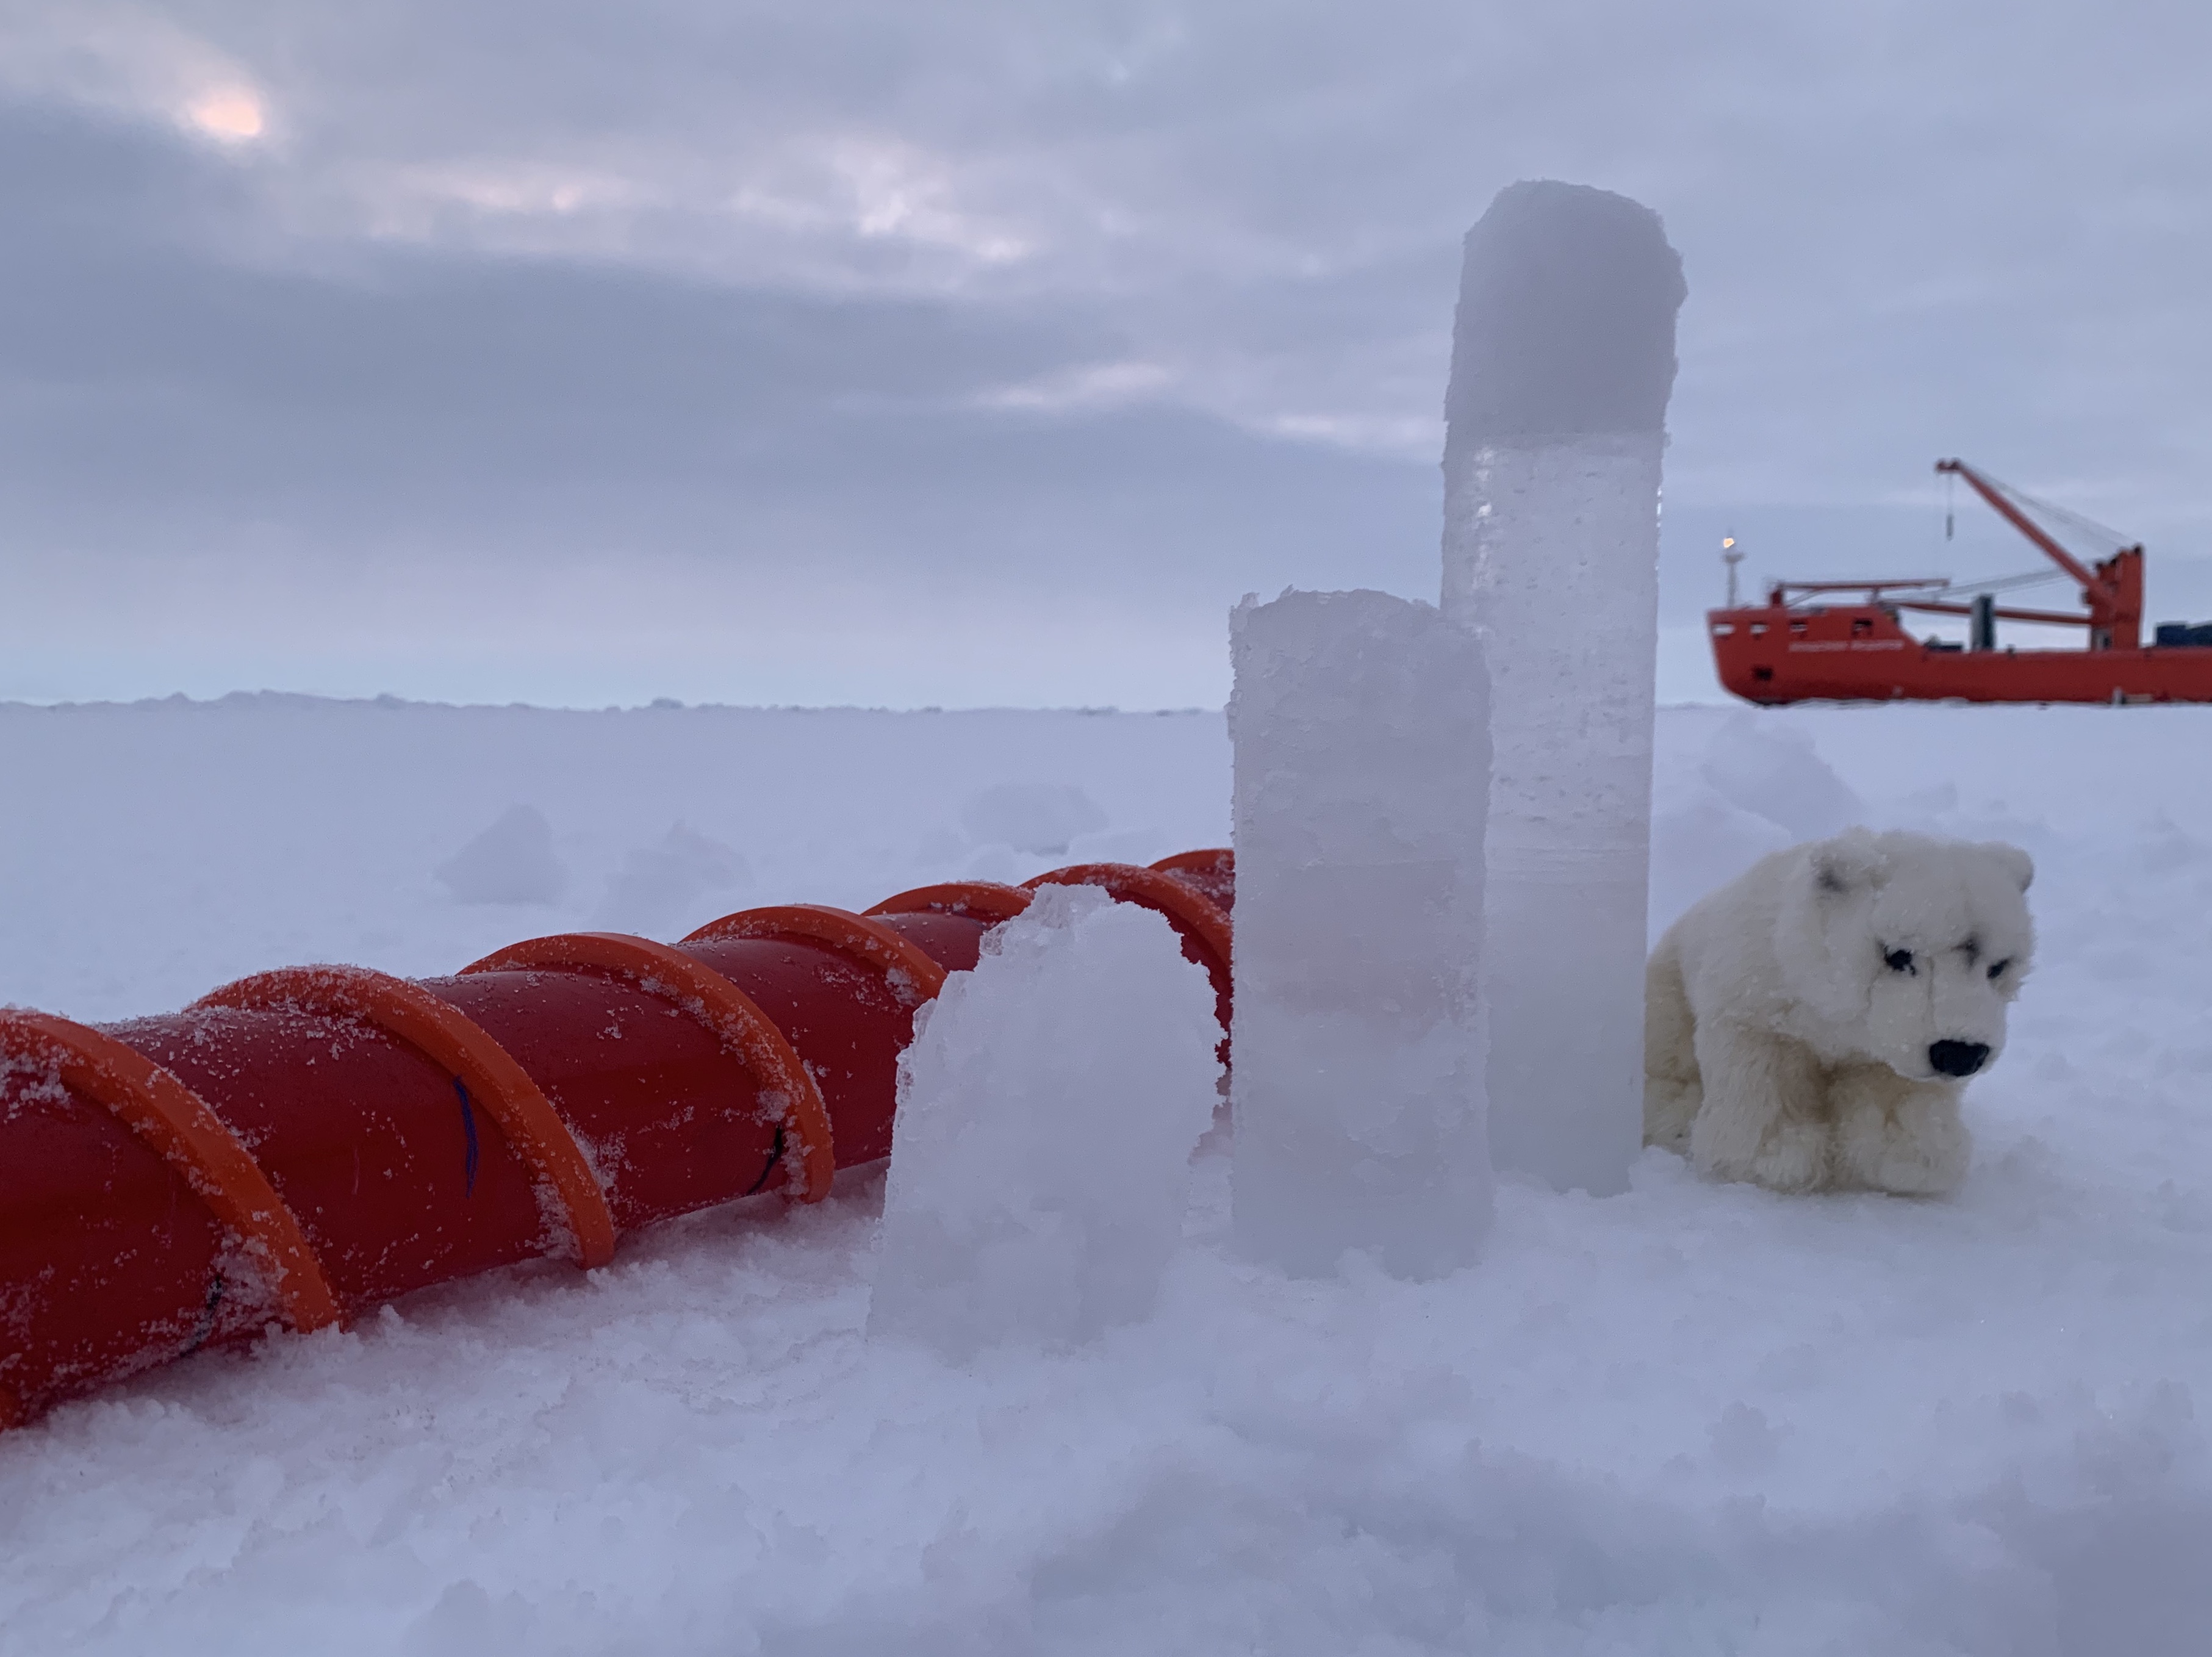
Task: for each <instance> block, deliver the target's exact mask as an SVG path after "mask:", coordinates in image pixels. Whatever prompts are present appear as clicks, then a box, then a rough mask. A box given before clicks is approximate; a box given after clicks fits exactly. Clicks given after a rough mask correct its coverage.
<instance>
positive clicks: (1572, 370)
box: [1443, 182, 1686, 1194]
mask: <svg viewBox="0 0 2212 1657" xmlns="http://www.w3.org/2000/svg"><path fill="white" fill-rule="evenodd" d="M1685 291H1686V290H1685V288H1684V287H1683V282H1682V270H1681V260H1680V258H1679V256H1677V255H1676V253H1675V252H1674V249H1673V248H1671V247H1670V246H1668V244H1667V239H1666V234H1665V232H1664V231H1663V230H1662V228H1661V226H1660V222H1659V218H1658V215H1656V214H1655V213H1653V212H1652V211H1651V210H1650V209H1648V208H1645V207H1642V206H1639V205H1638V203H1634V202H1632V201H1630V200H1628V199H1627V198H1626V197H1621V196H1615V195H1611V194H1608V193H1607V192H1606V191H1600V190H1591V189H1587V188H1584V187H1583V186H1581V185H1564V184H1555V183H1550V182H1543V183H1522V184H1516V185H1512V186H1510V188H1508V189H1506V190H1504V191H1501V192H1500V193H1499V195H1498V198H1497V200H1495V201H1494V202H1492V203H1491V206H1490V210H1489V211H1488V212H1487V213H1486V214H1485V215H1483V217H1482V220H1481V222H1480V223H1478V224H1477V225H1476V226H1475V227H1474V229H1473V230H1471V231H1469V232H1468V238H1467V255H1466V264H1465V266H1464V270H1463V275H1462V281H1461V287H1460V300H1459V313H1458V318H1457V322H1456V325H1455V329H1454V333H1453V341H1452V376H1451V385H1450V390H1449V392H1448V394H1447V398H1446V406H1445V412H1446V416H1447V420H1448V427H1447V436H1446V440H1445V444H1444V535H1443V609H1444V611H1445V613H1446V614H1447V615H1448V616H1451V617H1453V618H1454V619H1455V620H1456V621H1460V622H1465V623H1467V624H1468V625H1469V626H1471V627H1473V628H1474V629H1475V630H1476V631H1477V632H1478V633H1479V634H1480V636H1481V638H1482V640H1483V641H1484V644H1485V646H1486V654H1487V657H1488V663H1489V669H1490V677H1491V683H1492V701H1491V709H1492V720H1491V736H1492V742H1493V744H1494V747H1495V763H1494V768H1493V771H1492V784H1491V792H1490V825H1489V841H1488V865H1489V891H1488V902H1489V908H1488V941H1487V945H1486V949H1487V954H1486V960H1487V961H1488V962H1489V963H1490V969H1489V971H1488V974H1487V975H1486V980H1485V986H1484V998H1485V1002H1486V1008H1487V1012H1488V1017H1489V1023H1490V1029H1491V1042H1490V1056H1489V1066H1488V1074H1489V1096H1490V1113H1491V1114H1490V1122H1491V1146H1492V1152H1493V1154H1494V1155H1495V1156H1496V1158H1497V1161H1498V1166H1500V1167H1501V1168H1516V1169H1520V1170H1522V1171H1525V1172H1528V1173H1531V1174H1536V1175H1538V1176H1539V1177H1541V1178H1542V1179H1544V1180H1546V1181H1549V1182H1550V1183H1551V1184H1552V1185H1553V1186H1555V1187H1559V1188H1560V1189H1562V1190H1565V1189H1572V1188H1575V1187H1581V1188H1583V1189H1586V1190H1588V1191H1589V1192H1591V1193H1594V1194H1607V1193H1614V1192H1619V1191H1622V1190H1625V1189H1626V1187H1627V1183H1628V1168H1629V1164H1630V1162H1632V1160H1633V1159H1634V1157H1635V1156H1636V1154H1637V1151H1638V1146H1639V1145H1640V1144H1641V1142H1642V1137H1643V1135H1642V1120H1643V1111H1642V1056H1641V1048H1642V1030H1643V1022H1644V1013H1643V1009H1644V920H1645V909H1646V899H1647V892H1646V883H1647V880H1648V877H1649V873H1648V871H1649V865H1650V807H1651V743H1652V724H1653V717H1654V709H1653V679H1654V673H1655V653H1656V644H1657V637H1658V623H1657V615H1658V554H1659V483H1660V457H1661V452H1662V450H1663V449H1664V447H1665V445H1666V434H1665V425H1666V412H1667V399H1668V395H1669V393H1670V391H1672V388H1673V385H1674V314H1675V312H1676V311H1677V310H1678V309H1679V308H1680V305H1681V302H1682V300H1683V297H1684V294H1685Z"/></svg>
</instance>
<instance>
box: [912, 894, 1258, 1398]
mask: <svg viewBox="0 0 2212 1657" xmlns="http://www.w3.org/2000/svg"><path fill="white" fill-rule="evenodd" d="M1220 1040H1221V1025H1220V1023H1219V1021H1218V1019H1217V1018H1216V1017H1215V1016H1214V1011H1213V980H1212V979H1211V978H1209V977H1208V976H1207V975H1206V968H1203V967H1200V966H1199V965H1197V964H1196V963H1195V962H1190V961H1186V960H1185V959H1184V958H1183V953H1182V940H1181V939H1180V938H1177V937H1176V933H1175V929H1174V928H1173V927H1171V926H1169V925H1168V923H1167V922H1166V920H1164V919H1162V918H1161V917H1160V916H1159V915H1158V914H1157V913H1154V912H1153V911H1152V910H1150V909H1143V908H1139V907H1136V906H1134V905H1133V904H1127V903H1116V902H1115V901H1113V900H1111V899H1110V898H1109V897H1108V896H1107V895H1106V894H1105V893H1104V892H1103V891H1102V890H1100V889H1098V888H1097V887H1095V886H1045V887H1041V888H1040V889H1038V891H1037V895H1036V898H1035V899H1034V900H1032V901H1031V902H1030V907H1028V908H1027V909H1026V910H1024V912H1023V913H1021V914H1019V915H1018V916H1016V917H1015V918H1014V919H1013V920H1010V921H1008V922H1006V924H1005V925H1004V926H1000V927H999V928H997V929H996V930H995V931H994V932H991V933H990V934H989V935H988V936H987V937H986V938H985V939H984V940H983V952H982V958H981V960H980V961H978V962H976V964H975V970H974V971H973V972H966V973H955V974H951V976H950V977H949V978H948V979H947V980H945V988H944V989H943V990H942V991H941V992H939V995H938V997H937V998H936V999H935V1000H934V1001H933V1002H931V1003H930V1004H929V1005H927V1006H926V1007H925V1008H923V1009H922V1011H921V1014H920V1015H919V1017H917V1019H916V1021H915V1038H914V1041H913V1043H912V1045H911V1046H909V1047H908V1048H907V1050H906V1052H905V1053H903V1054H902V1056H901V1058H900V1060H899V1083H898V1118H897V1122H896V1128H895V1137H894V1138H893V1140H892V1143H891V1162H890V1173H889V1174H888V1175H887V1177H886V1180H885V1185H884V1222H883V1241H882V1243H881V1245H880V1247H879V1250H878V1253H879V1254H880V1256H881V1260H882V1264H881V1265H880V1266H879V1267H878V1270H877V1272H876V1281H875V1292H874V1296H873V1300H872V1304H871V1306H870V1308H869V1313H868V1332H869V1333H870V1334H872V1335H875V1336H878V1337H883V1338H889V1337H893V1336H896V1337H902V1338H908V1339H911V1340H916V1341H919V1342H921V1344H924V1345H926V1346H927V1347H929V1348H930V1349H931V1350H934V1351H937V1352H940V1353H942V1354H943V1355H944V1356H945V1357H948V1358H951V1359H953V1360H955V1361H963V1360H967V1359H970V1358H973V1357H975V1354H976V1353H977V1352H979V1351H981V1350H983V1349H984V1348H986V1347H989V1346H994V1345H999V1344H1006V1343H1009V1342H1016V1341H1026V1342H1027V1343H1029V1344H1032V1345H1042V1346H1053V1345H1066V1346H1073V1345H1078V1344H1081V1343H1083V1342H1085V1341H1089V1340H1096V1339H1097V1338H1098V1337H1099V1336H1100V1335H1102V1334H1103V1333H1104V1332H1106V1331H1107V1330H1109V1329H1110V1328H1112V1327H1114V1326H1116V1325H1118V1324H1124V1323H1131V1322H1134V1321H1135V1320H1138V1319H1139V1318H1142V1317H1145V1316H1146V1315H1147V1314H1150V1313H1151V1311H1152V1308H1153V1305H1154V1303H1155V1302H1157V1301H1158V1298H1159V1292H1160V1279H1161V1278H1162V1276H1163V1275H1164V1273H1165V1272H1166V1271H1167V1268H1168V1263H1169V1261H1170V1259H1173V1258H1174V1256H1175V1253H1176V1248H1177V1247H1178V1246H1179V1245H1180V1244H1181V1242H1182V1220H1183V1216H1184V1214H1185V1213H1187V1212H1188V1211H1189V1207H1190V1157H1191V1152H1192V1150H1194V1149H1195V1147H1196V1146H1197V1144H1198V1140H1199V1136H1200V1134H1202V1133H1204V1132H1206V1129H1207V1128H1209V1127H1210V1126H1212V1123H1213V1114H1214V1106H1215V1104H1216V1103H1217V1102H1218V1100H1219V1098H1220V1093H1219V1081H1220V1076H1221V1063H1220V1060H1219V1059H1218V1058H1216V1057H1215V1049H1216V1047H1217V1046H1218V1043H1219V1042H1220Z"/></svg>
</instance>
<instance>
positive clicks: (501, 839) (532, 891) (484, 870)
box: [436, 805, 568, 903]
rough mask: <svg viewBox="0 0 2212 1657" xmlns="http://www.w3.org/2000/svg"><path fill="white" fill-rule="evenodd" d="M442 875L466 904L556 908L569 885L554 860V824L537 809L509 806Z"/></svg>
mask: <svg viewBox="0 0 2212 1657" xmlns="http://www.w3.org/2000/svg"><path fill="white" fill-rule="evenodd" d="M436 874H437V877H438V881H439V883H440V884H441V885H442V886H444V887H445V889H447V891H449V892H451V893H452V894H453V896H454V898H455V899H456V900H457V901H460V902H462V903H551V902H553V901H556V900H557V899H558V898H559V897H560V895H561V894H562V892H563V891H565V890H566V889H568V871H567V870H566V869H564V868H563V867H562V865H561V859H559V858H557V857H556V856H554V855H553V825H552V824H551V823H550V822H547V821H546V820H545V814H544V812H543V811H541V810H538V808H537V807H536V806H534V805H514V806H509V807H508V808H507V810H505V811H503V812H501V814H500V816H499V820H498V821H497V822H494V823H493V824H492V825H491V827H490V828H489V829H485V830H484V831H483V833H482V834H480V835H477V837H476V838H475V839H474V840H472V841H470V842H469V843H468V844H467V845H465V846H464V847H461V849H460V850H459V851H458V852H456V853H453V856H451V857H450V858H447V859H446V860H445V862H443V863H441V864H440V865H438V867H437V870H436Z"/></svg>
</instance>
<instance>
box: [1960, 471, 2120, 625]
mask: <svg viewBox="0 0 2212 1657" xmlns="http://www.w3.org/2000/svg"><path fill="white" fill-rule="evenodd" d="M1936 470H1937V471H1939V472H1948V473H1950V474H1952V475H1954V476H1959V477H1963V478H1965V479H1966V486H1967V487H1968V488H1969V489H1972V490H1973V492H1974V493H1975V494H1976V495H1980V496H1981V497H1982V499H1983V500H1984V501H1988V502H1989V503H1990V506H1991V507H1994V508H1995V509H1996V514H1997V516H1998V517H2000V518H2002V519H2004V520H2005V522H2006V523H2008V524H2010V525H2012V526H2013V527H2014V528H2015V529H2016V530H2018V531H2020V532H2021V534H2022V535H2024V536H2026V537H2027V538H2028V540H2029V541H2030V542H2032V543H2033V544H2034V545H2035V547H2036V549H2037V550H2039V552H2041V553H2042V554H2043V555H2044V556H2045V557H2046V558H2048V559H2050V560H2051V562H2052V563H2054V564H2056V565H2057V566H2058V568H2061V569H2063V570H2064V571H2065V572H2066V573H2067V574H2069V575H2070V576H2072V577H2073V578H2074V579H2075V580H2077V581H2079V582H2080V583H2081V602H2082V604H2084V605H2086V606H2087V609H2088V611H2089V613H2088V615H2087V616H2086V617H2084V618H2082V619H2084V620H2086V621H2087V623H2088V626H2089V648H2090V649H2092V650H2115V649H2118V650H2134V649H2136V648H2137V647H2138V646H2140V645H2141V644H2142V555H2143V549H2142V547H2140V546H2133V547H2125V548H2123V549H2121V550H2119V551H2118V552H2116V553H2114V554H2113V555H2112V556H2111V557H2110V558H2107V559H2105V560H2103V561H2101V562H2100V563H2099V564H2098V565H2097V567H2096V568H2095V569H2094V570H2091V569H2089V568H2087V567H2085V566H2084V565H2083V564H2082V562H2081V560H2080V559H2078V558H2076V557H2075V555H2073V554H2072V553H2070V552H2069V551H2067V550H2066V549H2065V548H2064V547H2062V546H2060V545H2059V544H2058V543H2057V540H2056V539H2054V538H2053V537H2051V534H2050V533H2049V531H2046V530H2045V529H2044V527H2043V526H2042V525H2040V524H2038V523H2037V522H2036V521H2035V520H2034V519H2032V518H2030V517H2029V516H2028V515H2027V513H2024V512H2022V511H2021V509H2020V508H2019V507H2017V506H2015V504H2014V503H2013V501H2012V500H2011V499H2010V497H2009V496H2008V495H2006V493H2005V492H2004V490H2003V489H2001V488H2000V487H1999V486H1998V485H1997V484H1996V483H1993V482H1992V481H1991V480H1990V479H1989V478H1987V477H1985V476H1983V475H1982V474H1981V473H1980V472H1978V471H1976V470H1974V469H1973V468H1972V466H1970V465H1968V464H1966V462H1965V461H1963V460H1956V459H1953V460H1939V461H1937V462H1936Z"/></svg>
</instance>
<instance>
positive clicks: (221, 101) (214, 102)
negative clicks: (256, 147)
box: [185, 86, 267, 143]
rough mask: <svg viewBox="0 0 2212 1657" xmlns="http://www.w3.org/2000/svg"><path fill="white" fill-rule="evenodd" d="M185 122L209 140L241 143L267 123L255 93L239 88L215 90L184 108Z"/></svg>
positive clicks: (258, 131) (257, 132)
mask: <svg viewBox="0 0 2212 1657" xmlns="http://www.w3.org/2000/svg"><path fill="white" fill-rule="evenodd" d="M185 120H186V121H187V122H189V123H190V124H191V125H192V126H193V127H194V128H196V129H197V130H199V131H201V132H204V133H205V134H206V135H207V136H208V137H210V138H219V139H221V140H222V141H223V142H224V143H246V141H247V140H249V139H253V138H258V137H260V136H261V133H262V130H263V128H264V126H265V125H266V124H267V118H266V117H265V115H264V113H263V111H262V106H261V99H260V97H259V95H258V94H256V93H254V92H252V90H250V89H249V88H245V87H239V86H225V87H217V88H215V89H214V90H213V91H211V92H206V93H203V94H201V95H200V96H199V97H197V98H196V99H194V100H192V101H191V103H189V104H187V105H186V106H185Z"/></svg>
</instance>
